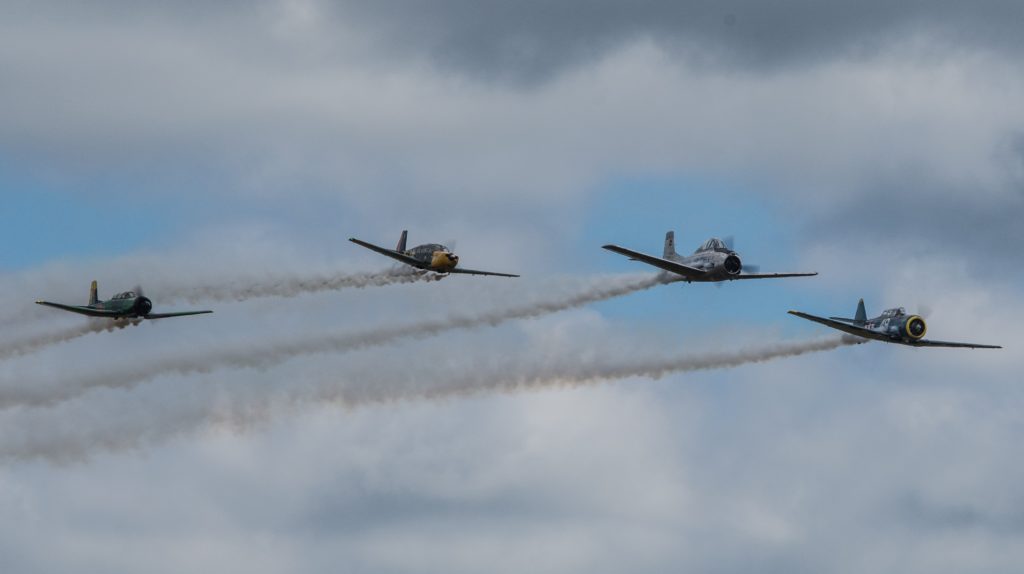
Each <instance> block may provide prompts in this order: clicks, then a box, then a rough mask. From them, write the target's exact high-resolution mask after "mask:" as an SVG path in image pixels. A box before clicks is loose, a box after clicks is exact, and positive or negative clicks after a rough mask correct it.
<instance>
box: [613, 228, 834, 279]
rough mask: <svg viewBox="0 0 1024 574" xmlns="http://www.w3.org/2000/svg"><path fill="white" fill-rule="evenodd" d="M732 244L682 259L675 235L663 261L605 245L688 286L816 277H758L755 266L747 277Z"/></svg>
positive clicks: (714, 244) (711, 244) (668, 238)
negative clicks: (670, 274)
mask: <svg viewBox="0 0 1024 574" xmlns="http://www.w3.org/2000/svg"><path fill="white" fill-rule="evenodd" d="M731 243H732V241H723V240H721V239H718V238H717V237H712V238H711V239H708V240H707V241H705V242H704V243H703V244H702V245H701V246H700V247H698V248H697V250H696V251H694V252H693V255H688V256H685V257H684V256H682V255H680V254H678V253H676V237H675V232H674V231H669V232H668V233H666V234H665V250H664V252H663V254H662V256H661V257H656V256H654V255H648V254H646V253H641V252H639V251H633V250H632V249H627V248H625V247H620V246H618V245H604V246H602V247H603V248H604V249H607V250H608V251H612V252H614V253H618V254H619V255H625V256H626V257H629V258H630V259H632V260H634V261H641V262H643V263H646V264H648V265H653V266H654V267H657V268H658V269H663V270H665V271H668V272H669V273H674V274H676V275H679V276H680V277H681V278H682V279H681V280H682V281H686V282H687V283H692V282H694V281H697V282H718V281H734V280H737V279H779V278H782V277H812V276H814V275H817V272H812V273H758V271H759V269H758V268H757V266H755V265H747V266H746V269H747V271H749V272H748V273H744V272H743V270H744V265H743V260H742V259H740V256H739V254H738V253H736V251H735V250H734V249H733V248H732V245H731Z"/></svg>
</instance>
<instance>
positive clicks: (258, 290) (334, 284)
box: [163, 268, 444, 303]
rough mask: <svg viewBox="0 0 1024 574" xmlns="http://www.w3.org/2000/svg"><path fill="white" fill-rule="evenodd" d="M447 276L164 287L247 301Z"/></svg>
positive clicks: (180, 294) (399, 274) (185, 295)
mask: <svg viewBox="0 0 1024 574" xmlns="http://www.w3.org/2000/svg"><path fill="white" fill-rule="evenodd" d="M442 278H444V275H438V274H436V273H432V272H425V271H419V270H414V269H406V268H395V269H391V270H389V271H383V272H372V273H351V274H344V273H338V274H334V275H318V276H311V277H278V278H266V279H257V280H252V279H237V280H233V281H228V282H225V283H220V284H209V285H194V286H187V287H178V288H172V289H165V290H163V294H164V295H166V296H167V298H169V299H181V300H185V301H188V302H190V303H197V302H199V301H246V300H248V299H256V298H261V297H297V296H299V295H303V294H306V293H321V292H324V291H338V290H340V289H365V288H367V287H383V286H385V285H395V284H401V283H417V282H428V283H429V282H433V281H439V280H441V279H442Z"/></svg>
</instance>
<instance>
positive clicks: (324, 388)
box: [0, 336, 856, 461]
mask: <svg viewBox="0 0 1024 574" xmlns="http://www.w3.org/2000/svg"><path fill="white" fill-rule="evenodd" d="M855 342H856V341H854V340H852V339H851V338H849V337H846V336H844V337H833V338H827V339H816V340H810V341H790V342H783V343H773V344H768V345H759V346H750V347H746V348H740V349H732V350H728V351H723V352H717V353H714V352H713V353H701V354H693V355H682V356H678V355H662V356H660V357H658V356H654V357H647V358H637V355H636V353H635V352H630V351H628V350H624V351H622V352H620V353H619V355H621V356H616V357H604V358H601V359H597V360H593V359H591V360H588V359H586V358H584V357H583V356H580V355H579V354H574V353H559V354H557V355H553V356H552V362H548V363H546V364H539V365H537V364H534V363H532V362H531V361H530V360H528V359H527V358H525V357H521V356H520V357H507V358H506V360H505V361H503V362H502V364H498V365H495V364H491V365H490V366H486V365H485V364H482V363H481V364H473V365H470V366H466V367H464V368H462V369H460V372H457V373H452V372H450V371H451V369H450V368H449V367H441V368H439V369H436V370H433V371H423V370H416V371H406V372H405V374H404V375H402V376H397V377H396V375H395V374H394V373H392V374H375V373H373V372H370V373H367V374H365V375H363V376H356V375H352V374H349V375H345V376H343V377H341V378H339V377H338V376H337V375H334V376H330V377H321V378H319V379H318V380H316V381H312V382H309V383H308V384H306V385H304V386H301V387H299V388H294V387H293V388H278V387H276V386H275V387H262V388H259V387H257V388H255V389H253V388H250V387H248V386H244V387H240V388H236V389H234V392H233V393H232V394H231V397H230V399H229V400H222V401H216V400H209V399H204V398H199V397H196V396H195V395H193V394H189V393H181V394H175V395H174V397H173V398H171V399H170V401H168V399H166V398H163V399H161V403H160V408H159V409H155V411H156V412H147V411H149V410H154V409H146V408H129V409H126V408H121V409H117V410H118V412H119V413H121V414H120V415H118V417H114V418H111V417H102V416H101V417H91V416H89V415H85V416H84V417H83V418H85V419H86V420H88V424H86V425H81V424H69V425H63V426H61V425H59V424H57V423H56V422H50V421H48V419H50V418H59V419H61V420H65V419H67V418H69V417H68V415H67V414H64V413H61V414H60V415H57V414H54V415H53V417H50V416H48V415H49V414H50V411H48V410H29V411H20V412H18V414H21V415H23V416H27V417H31V418H30V419H29V420H25V419H21V420H7V421H5V422H8V423H9V424H8V428H5V429H4V430H3V432H2V433H0V436H2V437H3V438H0V458H3V459H13V460H19V459H35V458H44V459H49V460H56V461H68V460H81V459H85V458H88V456H89V455H90V454H91V453H93V452H96V451H120V450H126V449H133V448H140V447H144V446H146V445H148V444H156V443H159V442H161V441H164V440H167V439H169V438H172V437H174V436H178V435H187V434H194V433H196V432H198V431H201V430H203V429H208V428H228V429H231V430H234V431H244V430H247V429H250V428H253V427H258V426H260V425H262V424H265V423H266V422H268V421H269V420H272V419H273V418H275V417H280V416H283V415H289V414H299V413H301V412H303V411H308V410H309V409H310V408H316V407H319V406H322V405H325V404H326V405H340V406H343V407H348V408H358V407H361V406H366V405H371V404H377V403H387V402H394V401H415V400H437V399H442V398H452V397H465V396H470V395H474V394H480V393H485V392H495V391H497V392H518V391H525V390H537V389H553V388H565V387H581V386H585V385H594V384H600V383H602V382H608V381H614V380H621V379H625V378H631V377H644V378H649V379H658V378H660V377H663V376H666V375H670V374H675V373H685V372H692V371H700V370H711V369H727V368H733V367H738V366H742V365H746V364H752V363H762V362H766V361H771V360H775V359H780V358H785V357H793V356H798V355H803V354H806V353H815V352H823V351H829V350H833V349H836V348H839V347H842V346H844V345H850V344H854V343H855ZM85 410H86V411H88V412H89V413H91V412H92V409H91V408H89V406H88V405H86V407H85ZM33 428H36V429H39V428H42V429H45V431H43V432H31V429H33ZM19 429H29V431H30V432H22V431H20V430H19Z"/></svg>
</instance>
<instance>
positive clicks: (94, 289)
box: [89, 281, 100, 305]
mask: <svg viewBox="0 0 1024 574" xmlns="http://www.w3.org/2000/svg"><path fill="white" fill-rule="evenodd" d="M98 291H99V289H98V286H97V284H96V281H93V282H92V285H90V286H89V304H90V305H95V304H96V303H98V302H99V300H100V298H99V295H98Z"/></svg>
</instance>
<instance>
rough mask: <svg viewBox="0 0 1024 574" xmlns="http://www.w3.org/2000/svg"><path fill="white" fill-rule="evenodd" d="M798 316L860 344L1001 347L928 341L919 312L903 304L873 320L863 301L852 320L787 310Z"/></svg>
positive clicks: (970, 347) (924, 325) (883, 312)
mask: <svg viewBox="0 0 1024 574" xmlns="http://www.w3.org/2000/svg"><path fill="white" fill-rule="evenodd" d="M789 314H790V315H795V316H797V317H800V318H801V319H807V320H808V321H814V322H815V323H821V324H822V325H825V326H826V327H832V328H833V329H836V330H839V331H842V332H844V333H849V334H850V335H853V336H855V337H860V339H862V340H858V342H860V343H866V342H867V341H868V340H874V341H882V342H883V343H896V344H897V345H908V346H910V347H962V348H967V349H1002V347H1000V346H999V345H979V344H978V343H954V342H952V341H929V340H927V339H925V338H924V334H925V333H926V332H927V331H928V326H927V325H926V324H925V322H924V317H922V316H921V315H910V314H908V313H907V311H906V309H904V308H903V307H895V308H893V309H886V310H885V311H882V314H881V315H879V316H878V317H875V318H874V319H869V318H868V313H867V310H866V309H865V308H864V300H863V299H861V300H860V302H859V303H857V312H856V314H855V315H854V316H853V319H846V318H843V317H827V318H826V317H818V316H817V315H811V314H809V313H804V312H801V311H790V312H789Z"/></svg>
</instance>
